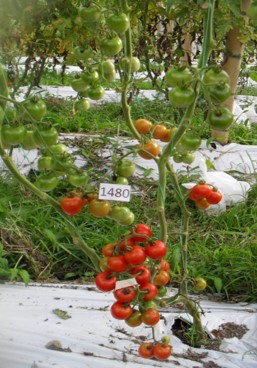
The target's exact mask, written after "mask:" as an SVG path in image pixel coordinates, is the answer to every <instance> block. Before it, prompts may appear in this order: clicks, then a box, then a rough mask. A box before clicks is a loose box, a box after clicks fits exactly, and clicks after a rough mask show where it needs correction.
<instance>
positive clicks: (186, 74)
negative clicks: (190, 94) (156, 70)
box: [165, 67, 193, 87]
mask: <svg viewBox="0 0 257 368" xmlns="http://www.w3.org/2000/svg"><path fill="white" fill-rule="evenodd" d="M192 79H193V76H192V74H191V72H190V70H189V69H188V68H184V67H182V68H172V69H169V70H168V71H167V73H166V75H165V82H166V84H167V86H168V87H177V86H178V87H183V86H185V85H187V84H188V83H189V82H191V80H192Z"/></svg>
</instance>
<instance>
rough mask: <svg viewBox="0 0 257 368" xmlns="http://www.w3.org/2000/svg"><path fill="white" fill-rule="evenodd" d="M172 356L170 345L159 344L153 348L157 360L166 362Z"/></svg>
mask: <svg viewBox="0 0 257 368" xmlns="http://www.w3.org/2000/svg"><path fill="white" fill-rule="evenodd" d="M171 354H172V348H171V346H170V345H168V344H163V343H157V344H155V345H154V347H153V355H154V357H155V358H156V359H159V360H166V359H168V358H169V356H170V355H171Z"/></svg>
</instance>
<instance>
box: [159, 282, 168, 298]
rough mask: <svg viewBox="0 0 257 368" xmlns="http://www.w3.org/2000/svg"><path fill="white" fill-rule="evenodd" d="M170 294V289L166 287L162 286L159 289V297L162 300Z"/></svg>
mask: <svg viewBox="0 0 257 368" xmlns="http://www.w3.org/2000/svg"><path fill="white" fill-rule="evenodd" d="M167 292H168V289H167V288H166V286H164V285H162V286H159V287H158V294H157V295H158V296H159V297H160V298H162V297H164V296H165V295H166V294H167Z"/></svg>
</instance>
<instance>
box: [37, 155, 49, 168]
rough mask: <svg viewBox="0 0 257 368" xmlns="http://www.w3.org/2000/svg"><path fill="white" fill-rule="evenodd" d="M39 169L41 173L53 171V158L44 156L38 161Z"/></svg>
mask: <svg viewBox="0 0 257 368" xmlns="http://www.w3.org/2000/svg"><path fill="white" fill-rule="evenodd" d="M37 168H38V170H39V171H44V170H51V168H52V157H51V156H42V157H39V159H38V161H37Z"/></svg>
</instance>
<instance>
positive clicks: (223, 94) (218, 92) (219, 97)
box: [208, 82, 231, 104]
mask: <svg viewBox="0 0 257 368" xmlns="http://www.w3.org/2000/svg"><path fill="white" fill-rule="evenodd" d="M208 93H209V97H210V100H211V102H213V103H214V104H220V103H222V102H224V101H226V100H227V99H228V98H229V96H230V95H231V89H230V85H229V84H228V83H225V82H224V83H219V84H213V85H210V86H209V87H208Z"/></svg>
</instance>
